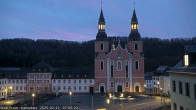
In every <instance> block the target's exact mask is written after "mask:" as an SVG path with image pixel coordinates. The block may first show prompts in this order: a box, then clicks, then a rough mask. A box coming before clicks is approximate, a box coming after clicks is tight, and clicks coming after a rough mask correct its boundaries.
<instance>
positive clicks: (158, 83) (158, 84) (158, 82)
mask: <svg viewBox="0 0 196 110" xmlns="http://www.w3.org/2000/svg"><path fill="white" fill-rule="evenodd" d="M157 85H158V88H157V90H159V81H158V82H157ZM158 92H159V91H157V94H158Z"/></svg>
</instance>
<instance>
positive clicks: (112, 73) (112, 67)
mask: <svg viewBox="0 0 196 110" xmlns="http://www.w3.org/2000/svg"><path fill="white" fill-rule="evenodd" d="M110 71H111V78H113V77H114V66H113V65H111V70H110Z"/></svg>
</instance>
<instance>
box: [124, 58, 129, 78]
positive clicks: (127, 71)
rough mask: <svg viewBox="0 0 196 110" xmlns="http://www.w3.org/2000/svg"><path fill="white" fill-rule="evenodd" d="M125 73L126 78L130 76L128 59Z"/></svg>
mask: <svg viewBox="0 0 196 110" xmlns="http://www.w3.org/2000/svg"><path fill="white" fill-rule="evenodd" d="M125 64H126V65H125V75H126V78H128V77H129V68H128V61H126V62H125Z"/></svg>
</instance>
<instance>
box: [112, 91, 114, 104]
mask: <svg viewBox="0 0 196 110" xmlns="http://www.w3.org/2000/svg"><path fill="white" fill-rule="evenodd" d="M112 98H113V99H112V102H113V106H114V88H113V96H112Z"/></svg>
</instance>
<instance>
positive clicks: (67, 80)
mask: <svg viewBox="0 0 196 110" xmlns="http://www.w3.org/2000/svg"><path fill="white" fill-rule="evenodd" d="M94 83H95V82H94V77H93V74H92V73H91V72H90V71H86V70H85V71H82V70H81V71H80V70H74V69H71V70H57V71H54V73H53V77H52V92H53V93H68V92H74V93H93V89H94Z"/></svg>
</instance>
